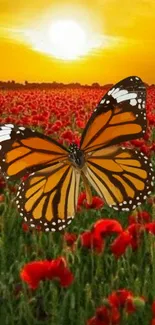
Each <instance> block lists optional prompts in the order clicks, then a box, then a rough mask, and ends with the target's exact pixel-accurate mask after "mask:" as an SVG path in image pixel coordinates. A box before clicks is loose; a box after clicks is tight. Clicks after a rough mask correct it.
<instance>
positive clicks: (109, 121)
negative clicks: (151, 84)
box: [80, 77, 147, 152]
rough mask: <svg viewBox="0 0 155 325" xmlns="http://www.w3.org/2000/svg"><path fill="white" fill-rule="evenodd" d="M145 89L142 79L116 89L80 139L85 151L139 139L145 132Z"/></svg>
mask: <svg viewBox="0 0 155 325" xmlns="http://www.w3.org/2000/svg"><path fill="white" fill-rule="evenodd" d="M145 104H146V89H145V85H144V83H143V82H142V80H141V79H140V78H139V77H129V78H126V79H124V80H122V81H120V82H119V83H117V84H116V85H115V86H113V87H112V88H111V89H110V90H109V91H108V92H107V93H106V95H105V96H104V97H103V98H102V100H101V101H100V103H99V104H98V106H97V107H96V108H95V110H94V112H93V114H92V116H91V118H90V120H89V121H88V123H87V125H86V128H85V130H84V132H83V135H82V138H81V144H80V148H81V150H84V151H85V152H88V151H91V150H97V149H99V148H101V147H104V148H105V147H108V146H111V145H116V144H119V143H121V142H124V141H127V140H131V139H135V138H140V137H142V136H143V135H144V133H145V130H146V125H147V123H146V111H145Z"/></svg>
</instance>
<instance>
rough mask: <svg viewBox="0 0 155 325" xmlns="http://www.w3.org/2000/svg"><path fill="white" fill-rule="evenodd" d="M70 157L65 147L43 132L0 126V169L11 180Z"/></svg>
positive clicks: (8, 125) (6, 125)
mask: <svg viewBox="0 0 155 325" xmlns="http://www.w3.org/2000/svg"><path fill="white" fill-rule="evenodd" d="M67 157H68V151H67V150H66V149H65V148H64V147H63V146H61V145H60V144H58V142H56V141H55V140H53V139H51V138H49V137H47V136H45V135H43V134H41V133H39V132H35V131H32V130H31V129H29V128H24V127H22V126H21V127H20V126H19V127H18V126H16V125H12V124H5V125H1V126H0V166H1V172H2V173H3V174H4V175H5V176H6V177H7V178H10V179H17V178H20V177H22V176H24V175H25V173H26V172H32V171H35V170H38V169H40V168H43V167H45V165H48V164H49V163H50V164H51V162H52V163H56V162H60V161H65V160H66V159H67Z"/></svg>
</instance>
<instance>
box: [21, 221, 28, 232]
mask: <svg viewBox="0 0 155 325" xmlns="http://www.w3.org/2000/svg"><path fill="white" fill-rule="evenodd" d="M22 229H23V231H24V232H28V231H29V230H30V229H29V226H28V224H27V223H25V222H23V223H22Z"/></svg>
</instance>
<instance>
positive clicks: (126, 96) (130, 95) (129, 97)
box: [116, 93, 137, 103]
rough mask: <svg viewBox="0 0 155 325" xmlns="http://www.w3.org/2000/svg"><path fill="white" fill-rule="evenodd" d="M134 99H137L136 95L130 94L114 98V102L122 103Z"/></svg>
mask: <svg viewBox="0 0 155 325" xmlns="http://www.w3.org/2000/svg"><path fill="white" fill-rule="evenodd" d="M136 97H137V94H135V93H130V94H126V95H123V96H120V97H118V98H116V101H117V103H121V102H124V101H125V100H128V99H134V98H136Z"/></svg>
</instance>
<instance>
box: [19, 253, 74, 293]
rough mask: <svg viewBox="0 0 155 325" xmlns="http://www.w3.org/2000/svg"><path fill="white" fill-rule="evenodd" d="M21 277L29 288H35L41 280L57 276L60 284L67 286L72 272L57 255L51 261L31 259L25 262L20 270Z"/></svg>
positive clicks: (70, 280) (70, 281)
mask: <svg viewBox="0 0 155 325" xmlns="http://www.w3.org/2000/svg"><path fill="white" fill-rule="evenodd" d="M20 276H21V279H22V280H24V281H25V282H27V283H28V285H29V286H30V288H32V289H36V288H37V287H38V285H39V282H40V281H41V280H45V279H50V280H53V279H55V278H58V279H59V280H60V284H61V286H64V287H65V286H69V285H70V284H71V283H72V281H73V274H72V273H71V271H70V270H69V269H68V268H67V265H66V261H65V259H64V258H63V257H59V258H57V259H55V260H51V261H47V260H44V261H33V262H30V263H28V264H26V265H25V266H24V267H23V269H22V270H21V272H20Z"/></svg>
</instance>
